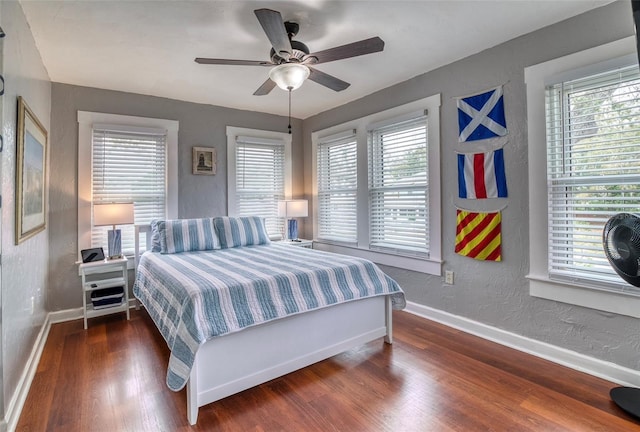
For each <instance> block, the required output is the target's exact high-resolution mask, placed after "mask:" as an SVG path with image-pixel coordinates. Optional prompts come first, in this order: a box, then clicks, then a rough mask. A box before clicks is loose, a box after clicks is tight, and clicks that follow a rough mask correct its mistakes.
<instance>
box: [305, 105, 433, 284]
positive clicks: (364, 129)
mask: <svg viewBox="0 0 640 432" xmlns="http://www.w3.org/2000/svg"><path fill="white" fill-rule="evenodd" d="M440 106H441V96H440V94H439V93H438V94H435V95H432V96H429V97H426V98H423V99H419V100H417V101H414V102H410V103H408V104H404V105H400V106H397V107H394V108H390V109H387V110H384V111H381V112H378V113H374V114H370V115H368V116H365V117H361V118H358V119H355V120H352V121H349V122H346V123H342V124H339V125H335V126H332V127H329V128H326V129H322V130H318V131H314V132H312V133H311V143H312V152H311V157H312V163H311V166H312V197H313V209H314V211H313V218H314V224H313V238H314V248H316V249H320V250H326V251H330V252H337V253H342V254H346V255H353V256H358V257H361V258H366V259H369V260H371V261H373V262H375V263H378V264H382V265H389V266H393V267H398V268H403V269H407V270H413V271H417V272H420V273H426V274H432V275H438V276H441V275H442V251H441V247H442V220H441V188H440ZM419 111H420V112H425V111H426V112H427V134H428V135H427V136H428V138H427V142H428V149H427V152H428V153H427V154H428V156H427V159H428V164H429V165H428V186H427V187H428V189H427V190H428V194H429V198H428V199H429V203H428V208H429V213H428V216H429V219H428V220H429V225H428V228H429V255H428V256H408V255H403V254H398V253H394V252H393V251H382V250H373V249H371V248H370V247H369V244H370V241H369V240H370V233H369V219H370V215H369V158H368V132H369V130H370V129H371V128H372V126H375V125H379V124H380V125H381V124H384V123H388V122H392V121H397V120H399V119H402V118H405V117H407V116H411V115H414V114H415V113H416V112H419ZM354 129H355V130H356V141H357V172H358V174H357V175H358V188H357V214H358V216H357V220H358V228H357V233H358V234H357V238H358V240H357V243H356V244H350V243H342V242H337V241H328V240H322V239H319V238H318V227H317V223H316V222H315V221H316V219H317V217H318V210H317V209H318V199H317V197H318V182H317V181H318V172H317V163H318V162H317V151H318V150H317V147H318V142H319V140H321V139H322V138H324V137H327V136H331V135H336V134H340V133H344V132H345V131H348V130H354Z"/></svg>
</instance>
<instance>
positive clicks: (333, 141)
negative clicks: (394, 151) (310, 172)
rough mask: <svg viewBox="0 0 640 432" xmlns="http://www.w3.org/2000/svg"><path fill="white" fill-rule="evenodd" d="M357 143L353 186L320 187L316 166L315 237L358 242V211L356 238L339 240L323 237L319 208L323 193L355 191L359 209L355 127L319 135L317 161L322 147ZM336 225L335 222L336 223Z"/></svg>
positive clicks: (316, 167) (355, 200) (350, 242)
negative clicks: (321, 188) (324, 188)
mask: <svg viewBox="0 0 640 432" xmlns="http://www.w3.org/2000/svg"><path fill="white" fill-rule="evenodd" d="M352 143H353V144H355V147H356V149H355V150H356V154H355V158H354V159H353V163H354V164H355V167H354V168H355V174H356V179H355V183H356V185H355V186H354V187H352V188H341V189H336V188H331V187H329V188H327V189H326V190H320V188H319V187H318V181H319V180H320V179H319V174H318V166H317V165H316V166H315V173H316V178H315V185H316V194H315V195H314V196H315V197H316V201H317V202H318V205H316V206H314V209H316V224H314V237H315V238H317V239H318V240H325V241H328V242H339V243H343V244H351V245H354V244H357V236H358V235H357V229H358V217H357V211H356V221H355V226H354V238H351V239H346V238H345V239H344V240H338V239H337V238H335V237H334V238H331V237H330V236H327V237H323V236H322V235H321V230H320V225H321V224H320V216H319V214H318V210H319V209H320V202H319V198H320V195H321V194H324V195H327V196H332V195H333V194H334V193H337V194H340V193H345V192H350V193H351V191H353V192H352V193H353V194H354V196H353V202H354V203H355V207H356V209H357V205H358V197H357V193H358V185H357V183H358V178H357V176H358V167H357V162H358V160H357V157H358V154H357V150H358V149H357V146H358V143H357V140H356V131H355V130H354V129H350V130H346V131H343V132H340V133H337V134H333V135H327V136H322V137H319V138H318V140H317V141H316V144H315V152H314V154H315V161H316V164H318V163H319V161H318V152H319V151H321V149H325V148H326V149H327V151H328V150H329V149H330V148H331V147H333V146H346V145H350V144H352ZM329 174H330V173H329V172H327V173H326V175H327V176H329ZM334 225H335V224H334Z"/></svg>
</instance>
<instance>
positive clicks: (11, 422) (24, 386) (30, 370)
mask: <svg viewBox="0 0 640 432" xmlns="http://www.w3.org/2000/svg"><path fill="white" fill-rule="evenodd" d="M50 315H51V314H47V317H46V318H45V320H44V324H43V325H42V327H41V328H40V332H39V333H38V337H37V338H36V342H35V344H33V348H32V349H31V354H30V355H29V358H28V359H27V363H26V364H25V367H24V369H23V370H22V375H20V380H19V381H18V385H17V387H16V391H15V393H14V394H13V397H12V398H11V400H10V401H9V405H8V406H7V411H6V412H5V420H4V422H6V430H8V431H9V432H13V431H14V430H15V428H16V426H17V425H18V420H19V419H20V414H21V413H22V407H23V406H24V402H25V401H26V400H27V396H28V395H29V388H30V387H31V382H32V381H33V377H34V376H35V374H36V370H37V369H38V363H39V362H40V356H41V355H42V351H43V350H44V345H45V343H46V342H47V337H48V336H49V330H50V329H51V321H50V319H49V317H50Z"/></svg>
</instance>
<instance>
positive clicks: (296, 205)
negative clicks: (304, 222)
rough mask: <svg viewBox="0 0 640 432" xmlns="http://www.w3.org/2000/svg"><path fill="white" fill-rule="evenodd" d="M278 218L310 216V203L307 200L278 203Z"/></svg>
mask: <svg viewBox="0 0 640 432" xmlns="http://www.w3.org/2000/svg"><path fill="white" fill-rule="evenodd" d="M278 216H279V217H285V218H294V217H307V216H309V202H308V201H307V200H302V199H301V200H284V201H278Z"/></svg>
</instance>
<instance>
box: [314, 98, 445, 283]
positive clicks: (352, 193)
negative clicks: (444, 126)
mask: <svg viewBox="0 0 640 432" xmlns="http://www.w3.org/2000/svg"><path fill="white" fill-rule="evenodd" d="M439 127H440V95H434V96H431V97H428V98H425V99H421V100H418V101H415V102H411V103H409V104H406V105H402V106H399V107H396V108H392V109H389V110H386V111H383V112H379V113H376V114H372V115H369V116H366V117H363V118H359V119H356V120H354V121H351V122H348V123H345V124H341V125H336V126H333V127H331V128H328V129H325V130H321V131H317V132H313V133H312V145H313V151H312V157H313V159H314V160H313V164H312V167H313V169H314V171H313V173H312V176H313V188H314V189H313V196H314V203H313V208H314V210H315V214H314V215H313V216H314V218H315V221H314V222H315V223H314V240H316V243H314V248H315V247H316V245H317V248H318V249H323V250H328V251H332V252H338V253H343V254H347V255H355V256H360V257H363V258H367V259H370V260H371V261H374V262H376V263H379V264H385V265H390V266H394V267H399V268H405V269H409V270H414V271H419V272H423V273H428V274H435V275H440V274H441V270H442V269H441V264H442V261H441V235H440V229H441V219H440V213H441V212H440V205H441V204H440V201H441V197H440V188H439V184H440V183H439V179H440V128H439ZM430 233H431V234H432V235H430ZM434 233H435V234H434Z"/></svg>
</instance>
